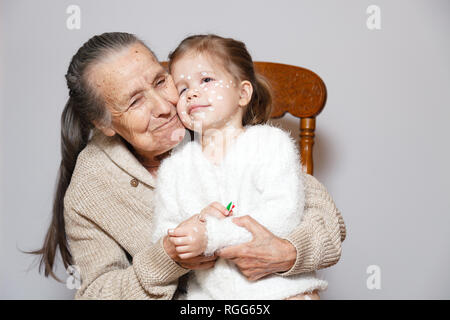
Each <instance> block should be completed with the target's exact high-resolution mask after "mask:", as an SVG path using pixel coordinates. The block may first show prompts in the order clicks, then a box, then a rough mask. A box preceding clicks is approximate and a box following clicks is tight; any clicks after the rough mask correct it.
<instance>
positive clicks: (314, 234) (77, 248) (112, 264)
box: [64, 131, 346, 299]
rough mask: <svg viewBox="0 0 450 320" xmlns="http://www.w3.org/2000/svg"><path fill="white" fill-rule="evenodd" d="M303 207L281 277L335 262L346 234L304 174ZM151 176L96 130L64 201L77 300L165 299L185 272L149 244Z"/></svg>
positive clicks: (322, 195) (320, 190) (112, 139)
mask: <svg viewBox="0 0 450 320" xmlns="http://www.w3.org/2000/svg"><path fill="white" fill-rule="evenodd" d="M305 175H306V177H305V188H306V190H305V196H306V199H305V203H306V206H305V210H304V213H303V220H302V222H301V224H300V226H299V227H298V228H297V229H296V230H295V231H294V232H293V233H292V234H291V235H290V236H289V237H287V238H286V239H287V240H288V241H290V242H291V243H292V244H293V245H294V246H295V248H296V250H297V259H296V262H295V264H294V266H293V267H292V268H291V269H290V270H288V271H287V272H284V273H281V274H280V276H288V275H292V274H298V273H303V272H309V271H313V270H318V269H321V268H325V267H329V266H331V265H333V264H335V263H336V262H337V261H338V260H339V258H340V256H341V243H342V241H344V239H345V236H346V229H345V225H344V221H343V219H342V216H341V214H340V212H339V210H338V209H337V208H336V206H335V204H334V202H333V200H332V198H331V197H330V195H329V194H328V192H327V190H326V189H325V187H324V186H323V185H322V184H321V183H320V182H319V181H317V180H316V179H315V178H314V177H313V176H311V175H307V174H305ZM154 187H155V179H154V178H153V176H152V175H151V174H150V173H149V172H148V171H147V170H146V169H145V168H144V167H143V166H142V165H141V164H140V163H139V162H138V160H137V159H136V158H135V157H134V155H133V154H132V153H131V152H130V151H129V149H128V148H127V146H126V145H125V144H124V142H123V141H122V139H121V138H120V137H118V136H117V135H116V136H114V137H106V136H104V135H103V134H102V133H100V132H98V131H96V132H95V134H94V136H93V137H92V139H91V141H90V142H89V144H88V145H87V146H86V148H85V149H84V150H83V151H82V152H81V153H80V155H79V156H78V159H77V164H76V166H75V170H74V173H73V176H72V180H71V182H70V185H69V188H68V189H67V192H66V195H65V198H64V220H65V228H66V234H67V238H68V244H69V248H70V252H71V254H72V257H73V263H74V265H75V266H76V267H78V270H79V271H80V276H81V288H80V289H79V290H78V291H77V293H76V295H75V298H76V299H171V298H172V297H173V295H174V293H175V290H176V288H177V285H178V279H179V278H180V277H181V276H183V275H184V274H186V273H187V272H189V270H188V269H185V268H183V267H181V266H180V265H178V264H177V263H176V262H174V261H173V260H172V259H171V258H170V257H169V256H168V255H167V253H166V252H165V251H164V249H163V246H162V239H161V241H159V242H157V243H155V244H153V243H152V242H151V240H150V239H151V234H150V232H151V230H152V200H153V194H154Z"/></svg>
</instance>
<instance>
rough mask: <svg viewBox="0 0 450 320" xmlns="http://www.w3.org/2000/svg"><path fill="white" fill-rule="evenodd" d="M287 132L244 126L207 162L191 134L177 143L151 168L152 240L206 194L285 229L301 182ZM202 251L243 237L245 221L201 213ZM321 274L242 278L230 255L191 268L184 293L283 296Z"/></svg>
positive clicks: (294, 216) (309, 287)
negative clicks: (154, 176)
mask: <svg viewBox="0 0 450 320" xmlns="http://www.w3.org/2000/svg"><path fill="white" fill-rule="evenodd" d="M300 170H301V167H300V157H299V152H298V150H297V148H296V143H295V140H293V139H292V138H291V137H290V135H289V134H288V133H286V132H284V131H283V130H281V129H279V128H276V127H271V126H269V125H257V126H251V127H246V130H245V132H244V133H242V134H241V135H240V136H239V137H238V138H237V139H236V141H235V143H234V144H233V145H232V146H231V147H230V148H229V149H228V151H227V154H226V155H225V156H224V158H223V160H222V162H221V163H220V165H214V164H212V163H211V162H210V161H209V160H208V159H207V158H206V157H205V156H204V155H203V153H202V150H201V146H200V145H199V143H198V142H196V141H193V142H189V143H187V144H184V145H182V146H180V147H177V148H176V149H174V151H173V152H172V155H171V156H170V157H169V158H167V159H165V160H164V161H163V163H162V164H161V166H160V169H159V171H158V182H157V188H156V194H155V202H154V205H155V211H154V223H153V225H154V229H155V230H154V232H153V240H154V241H157V240H158V239H160V238H161V237H162V236H164V235H165V234H166V233H167V229H169V228H174V227H176V226H177V225H178V224H180V223H181V222H182V221H184V220H186V219H187V218H189V217H190V216H192V215H193V214H196V213H199V212H200V211H201V210H202V209H203V208H205V207H206V206H208V205H209V204H210V203H211V202H214V201H218V202H220V203H222V204H223V205H225V206H226V205H227V204H228V203H229V202H230V201H233V204H235V206H236V207H235V208H234V209H233V217H237V216H242V215H250V216H252V217H253V218H254V219H255V220H257V221H258V222H259V223H261V224H262V225H264V226H265V227H266V228H267V229H269V230H270V231H271V232H272V233H274V234H275V235H276V236H278V237H282V238H283V237H286V236H287V235H288V234H289V233H290V232H291V231H293V230H294V229H295V228H296V227H297V226H298V224H299V223H300V220H301V213H302V212H303V206H304V186H303V182H302V180H301V176H302V175H301V171H300ZM206 229H207V235H208V245H207V249H206V251H205V254H213V253H214V251H216V250H218V249H220V248H223V247H226V246H230V245H235V244H240V243H244V242H247V241H251V239H252V235H251V233H250V232H249V231H247V230H246V229H245V228H242V227H239V226H237V225H235V224H234V223H233V222H232V217H230V218H225V219H223V220H218V219H216V218H213V217H207V222H206ZM326 287H327V282H326V281H323V280H320V279H317V278H316V276H315V273H314V272H311V273H304V274H301V275H295V276H291V277H280V276H277V275H272V276H268V277H265V278H263V279H260V280H258V281H255V282H250V281H248V280H247V279H246V278H245V277H244V276H243V275H242V274H241V273H240V272H239V270H238V269H237V267H236V266H235V265H234V264H233V263H232V262H230V261H227V260H224V259H219V260H218V261H217V262H216V264H215V267H214V268H212V269H209V270H198V271H195V272H194V273H193V274H191V276H190V278H189V281H188V287H187V296H186V298H187V299H283V298H287V297H289V296H293V295H296V294H299V293H303V292H311V291H313V290H315V289H318V290H325V289H326Z"/></svg>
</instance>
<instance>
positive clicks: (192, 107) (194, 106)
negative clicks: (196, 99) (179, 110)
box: [188, 104, 209, 114]
mask: <svg viewBox="0 0 450 320" xmlns="http://www.w3.org/2000/svg"><path fill="white" fill-rule="evenodd" d="M207 107H209V104H208V105H203V104H201V105H200V104H197V105H192V106H190V107H189V108H188V114H191V113H192V112H195V111H196V110H200V108H207Z"/></svg>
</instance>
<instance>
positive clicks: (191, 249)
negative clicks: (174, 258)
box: [167, 214, 208, 259]
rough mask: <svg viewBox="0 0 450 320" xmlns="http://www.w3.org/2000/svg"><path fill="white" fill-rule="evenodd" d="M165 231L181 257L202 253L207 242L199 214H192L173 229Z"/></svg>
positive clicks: (203, 224) (187, 257)
mask: <svg viewBox="0 0 450 320" xmlns="http://www.w3.org/2000/svg"><path fill="white" fill-rule="evenodd" d="M167 233H168V235H169V241H170V242H172V243H173V244H174V245H175V250H176V252H177V253H178V256H179V257H180V258H181V259H189V258H193V257H197V256H199V255H201V254H203V252H204V251H205V249H206V245H207V244H208V238H207V235H206V225H205V222H204V221H201V220H200V214H196V215H194V216H192V217H191V218H189V219H188V220H186V221H184V222H182V223H181V224H180V225H179V226H178V227H177V228H175V229H169V230H168V232H167Z"/></svg>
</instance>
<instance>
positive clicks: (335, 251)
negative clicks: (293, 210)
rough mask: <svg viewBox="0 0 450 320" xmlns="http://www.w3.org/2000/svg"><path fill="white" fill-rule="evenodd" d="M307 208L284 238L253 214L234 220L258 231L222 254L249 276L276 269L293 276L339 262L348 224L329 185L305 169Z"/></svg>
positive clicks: (260, 275)
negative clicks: (336, 204)
mask: <svg viewBox="0 0 450 320" xmlns="http://www.w3.org/2000/svg"><path fill="white" fill-rule="evenodd" d="M303 181H304V183H305V208H304V211H303V218H302V221H301V223H300V225H299V226H298V227H297V228H296V229H295V230H294V231H293V232H292V233H291V234H290V235H289V236H288V237H287V238H286V239H281V238H279V237H276V236H275V235H274V234H272V233H271V232H270V231H269V230H267V229H266V228H264V227H263V226H262V225H260V224H259V223H258V222H257V221H255V220H254V219H252V218H251V217H249V216H244V217H239V218H235V219H234V220H233V222H235V223H236V224H237V225H239V226H242V227H245V228H247V229H248V230H249V231H250V232H252V234H253V235H254V239H253V241H251V242H248V243H244V244H241V245H237V246H233V247H228V248H225V249H222V250H220V251H219V252H218V256H219V257H222V258H225V259H230V260H232V261H233V262H234V263H235V264H236V266H237V267H238V268H239V269H240V270H241V272H242V273H243V274H244V275H245V276H246V277H247V278H248V279H249V280H257V279H260V278H262V277H265V276H267V275H269V274H272V273H277V274H279V275H281V276H289V275H293V274H300V273H305V272H310V271H314V270H318V269H323V268H326V267H329V266H332V265H334V264H336V263H337V262H338V261H339V258H340V256H341V246H342V242H343V241H344V239H345V237H346V228H345V224H344V220H343V219H342V216H341V213H340V212H339V210H338V209H337V208H336V206H335V204H334V201H333V199H332V198H331V196H330V195H329V193H328V192H327V190H326V188H325V187H324V186H323V185H322V184H321V183H320V182H319V181H318V180H317V179H315V178H314V177H313V176H311V175H308V174H306V173H304V180H303Z"/></svg>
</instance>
